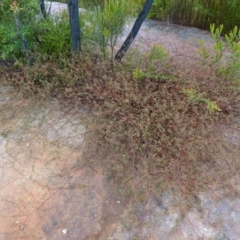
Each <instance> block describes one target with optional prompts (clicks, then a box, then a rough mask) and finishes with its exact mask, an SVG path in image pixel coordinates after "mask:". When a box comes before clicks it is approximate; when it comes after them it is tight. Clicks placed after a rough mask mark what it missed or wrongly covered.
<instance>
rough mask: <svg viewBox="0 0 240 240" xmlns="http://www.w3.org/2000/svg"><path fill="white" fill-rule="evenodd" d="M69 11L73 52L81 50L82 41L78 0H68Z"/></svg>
mask: <svg viewBox="0 0 240 240" xmlns="http://www.w3.org/2000/svg"><path fill="white" fill-rule="evenodd" d="M68 11H69V19H70V28H71V49H72V51H73V52H80V51H81V41H80V23H79V7H78V0H68Z"/></svg>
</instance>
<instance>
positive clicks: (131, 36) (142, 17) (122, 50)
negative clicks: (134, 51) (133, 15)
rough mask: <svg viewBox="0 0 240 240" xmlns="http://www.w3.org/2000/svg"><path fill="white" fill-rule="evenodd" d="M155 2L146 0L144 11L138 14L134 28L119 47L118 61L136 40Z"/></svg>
mask: <svg viewBox="0 0 240 240" xmlns="http://www.w3.org/2000/svg"><path fill="white" fill-rule="evenodd" d="M152 4H153V0H146V2H145V4H144V6H143V9H142V11H141V12H140V14H139V15H138V18H137V19H136V21H135V23H134V25H133V27H132V30H131V32H130V34H129V35H128V37H127V39H126V40H125V42H124V43H123V45H122V47H121V48H120V49H119V51H118V52H117V54H116V55H115V59H116V60H118V61H121V59H122V58H123V57H124V54H125V53H126V52H127V50H128V48H129V47H130V46H131V44H132V42H133V41H134V39H135V37H136V36H137V34H138V31H139V29H140V28H141V26H142V23H143V21H144V20H145V19H146V17H147V15H148V13H149V11H150V9H151V7H152Z"/></svg>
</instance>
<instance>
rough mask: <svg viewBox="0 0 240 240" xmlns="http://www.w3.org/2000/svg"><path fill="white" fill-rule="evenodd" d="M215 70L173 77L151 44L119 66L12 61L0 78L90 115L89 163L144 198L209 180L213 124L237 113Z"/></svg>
mask: <svg viewBox="0 0 240 240" xmlns="http://www.w3.org/2000/svg"><path fill="white" fill-rule="evenodd" d="M212 32H213V33H214V32H216V30H215V29H213V31H212ZM200 50H201V51H200V53H202V52H203V51H204V47H203V46H202V49H200ZM215 50H216V49H215ZM214 56H215V55H213V59H214V60H215V58H214ZM237 56H238V55H237ZM213 59H211V58H210V57H207V58H204V56H203V60H204V61H209V60H211V61H213ZM137 60H138V61H137ZM218 66H219V67H214V68H211V67H209V65H208V68H206V66H204V65H203V66H199V67H198V71H203V72H204V74H198V75H196V78H194V79H191V78H189V79H188V78H186V79H180V78H177V77H176V76H175V75H174V69H173V68H172V67H171V61H170V60H169V57H168V55H167V51H166V50H165V49H164V48H163V47H161V46H158V45H154V46H153V48H152V50H151V51H150V52H149V53H133V54H132V57H131V58H130V57H129V61H125V62H123V63H121V64H116V65H112V62H111V61H109V60H107V59H104V58H101V57H96V56H95V57H93V56H91V55H84V54H82V55H80V56H75V58H72V59H71V61H69V60H67V59H59V60H58V61H55V59H52V60H51V58H50V59H49V60H48V61H46V62H39V63H35V65H34V66H32V67H28V66H25V65H22V64H20V63H18V64H15V66H13V67H12V68H11V69H9V68H7V69H6V71H4V70H3V68H2V73H3V74H2V76H4V79H5V80H6V79H7V81H9V82H10V83H11V84H14V85H15V86H17V87H19V88H21V89H23V90H24V92H25V93H26V94H27V95H28V96H29V95H30V96H33V95H34V96H39V97H40V98H41V99H42V98H47V97H56V98H58V99H59V100H60V101H61V102H62V104H64V105H68V106H69V105H72V106H76V107H78V108H81V107H83V106H84V107H87V108H88V109H90V112H89V118H90V121H89V122H90V123H89V126H88V135H87V141H88V143H89V144H87V148H86V158H88V159H89V160H88V162H89V164H93V166H94V167H96V168H97V167H103V168H104V169H105V171H106V174H107V176H108V177H109V179H111V180H113V181H114V182H115V183H117V184H119V189H121V190H123V191H124V192H127V193H129V194H133V195H134V196H135V197H137V199H144V197H146V196H147V195H149V194H151V193H159V192H161V191H162V190H163V189H166V188H169V187H172V186H177V187H178V188H180V189H182V190H183V191H185V192H192V191H194V190H196V189H200V188H201V189H202V188H203V187H206V186H207V185H208V184H209V182H212V181H213V176H212V175H211V174H208V171H206V168H209V166H214V165H215V164H216V163H215V158H214V157H213V156H214V154H215V153H216V152H217V149H218V147H219V144H220V145H221V143H220V142H219V138H218V136H219V135H218V133H219V132H218V129H219V126H220V125H223V124H228V123H229V122H231V120H232V118H233V117H234V116H236V115H238V114H239V107H238V106H239V80H238V75H234V76H235V77H236V78H234V77H232V78H231V79H227V80H226V78H225V77H223V74H222V73H221V70H222V69H223V66H222V65H220V64H219V65H218ZM199 69H200V70H199ZM182 71H184V69H182ZM224 76H226V75H224Z"/></svg>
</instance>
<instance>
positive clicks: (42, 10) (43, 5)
mask: <svg viewBox="0 0 240 240" xmlns="http://www.w3.org/2000/svg"><path fill="white" fill-rule="evenodd" d="M39 5H40V9H41V13H42V15H43V17H44V18H45V19H46V18H47V13H46V8H45V4H44V0H39Z"/></svg>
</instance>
